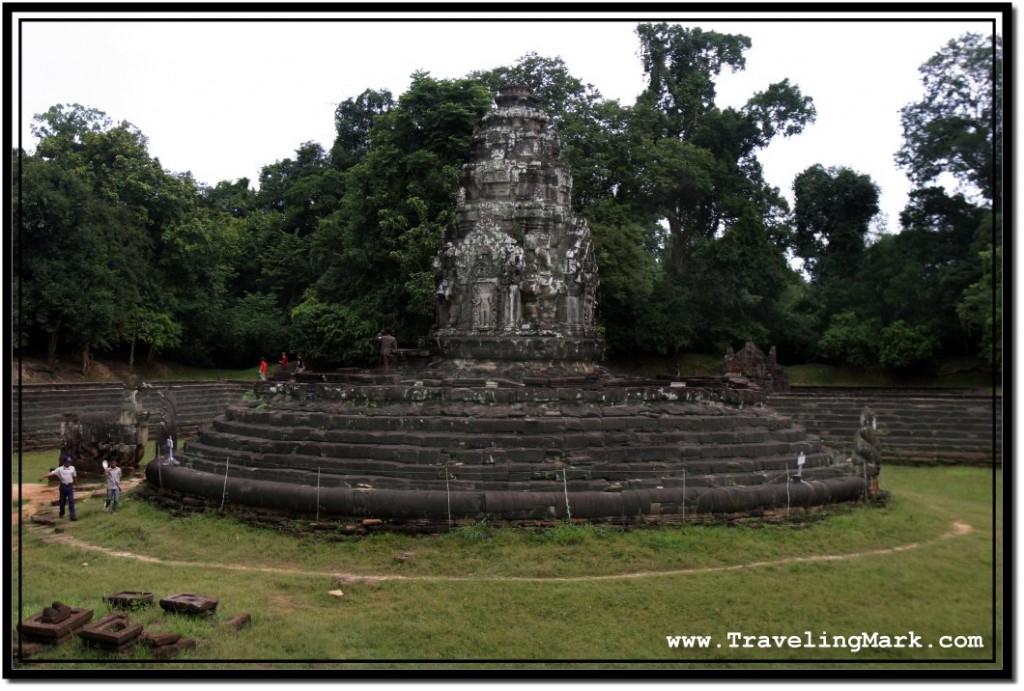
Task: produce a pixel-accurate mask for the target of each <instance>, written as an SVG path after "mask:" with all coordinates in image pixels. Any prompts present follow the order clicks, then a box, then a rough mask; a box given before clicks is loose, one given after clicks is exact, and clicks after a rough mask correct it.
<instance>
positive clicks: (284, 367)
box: [281, 351, 288, 372]
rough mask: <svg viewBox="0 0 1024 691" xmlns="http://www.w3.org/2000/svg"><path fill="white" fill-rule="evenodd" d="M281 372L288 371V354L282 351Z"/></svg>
mask: <svg viewBox="0 0 1024 691" xmlns="http://www.w3.org/2000/svg"><path fill="white" fill-rule="evenodd" d="M281 371H282V372H287V371H288V354H287V353H285V352H284V351H281Z"/></svg>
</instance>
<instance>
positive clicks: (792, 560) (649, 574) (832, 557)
mask: <svg viewBox="0 0 1024 691" xmlns="http://www.w3.org/2000/svg"><path fill="white" fill-rule="evenodd" d="M972 530H973V528H972V527H971V526H970V525H968V524H966V523H963V522H961V521H954V522H953V523H952V524H951V525H950V529H949V530H948V531H946V532H945V533H943V534H942V535H940V536H939V537H937V538H935V539H934V540H929V541H927V542H910V543H907V544H905V545H896V546H895V547H886V548H882V549H872V550H864V551H860V552H849V553H846V554H819V555H814V556H809V557H784V558H781V559H771V560H765V561H753V562H748V563H746V564H735V565H733V566H706V567H700V568H690V569H673V570H670V571H638V572H635V573H618V574H607V575H601V576H401V575H397V574H378V575H367V574H354V573H339V572H336V571H303V570H301V569H287V568H276V567H270V566H253V565H251V564H217V563H206V562H191V561H179V560H173V559H159V558H157V557H149V556H145V555H141V554H134V553H132V552H126V551H122V550H115V549H111V548H109V547H102V546H99V545H90V544H88V543H86V542H83V541H81V540H78V539H77V538H74V537H72V536H70V535H68V534H67V533H54V534H53V535H52V536H48V537H46V538H45V540H46V542H50V543H54V544H60V545H65V546H68V547H74V548H77V549H81V550H86V551H89V552H98V553H101V554H105V555H107V556H111V557H116V558H119V559H135V560H136V561H142V562H148V563H152V564H162V565H165V566H181V567H186V568H203V569H224V570H228V571H251V572H257V573H273V574H281V575H286V576H287V575H291V576H314V577H326V578H333V579H334V580H335V582H336V583H339V584H341V583H373V582H381V581H427V582H469V581H475V582H479V581H495V582H510V581H517V582H537V583H541V582H559V583H572V582H578V581H579V582H582V581H617V580H628V579H636V578H654V577H658V576H687V575H699V574H707V573H720V572H727V571H743V570H745V569H756V568H762V567H766V566H781V565H785V564H801V563H810V562H835V561H847V560H851V559H862V558H864V557H873V556H881V555H886V554H897V553H899V552H906V551H909V550H914V549H920V548H921V547H924V546H926V545H929V544H932V543H936V542H940V541H942V540H949V539H952V538H955V537H959V536H961V535H967V534H968V533H970V532H971V531H972Z"/></svg>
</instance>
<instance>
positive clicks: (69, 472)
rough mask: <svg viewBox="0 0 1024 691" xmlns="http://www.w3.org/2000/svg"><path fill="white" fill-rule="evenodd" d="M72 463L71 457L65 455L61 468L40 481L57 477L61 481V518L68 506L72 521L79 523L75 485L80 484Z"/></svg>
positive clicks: (52, 471) (45, 475)
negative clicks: (76, 510)
mask: <svg viewBox="0 0 1024 691" xmlns="http://www.w3.org/2000/svg"><path fill="white" fill-rule="evenodd" d="M71 461H72V458H71V456H70V455H68V454H64V458H62V459H61V465H60V467H59V468H54V469H53V470H51V471H50V472H48V473H46V474H44V475H43V476H42V477H41V478H39V479H40V480H45V479H47V478H50V477H55V478H57V479H58V480H60V517H61V518H64V506H65V504H66V505H67V507H68V511H69V513H70V515H71V520H72V521H77V520H78V518H77V517H76V516H75V485H76V484H77V483H78V473H76V472H75V466H74V465H72V462H71Z"/></svg>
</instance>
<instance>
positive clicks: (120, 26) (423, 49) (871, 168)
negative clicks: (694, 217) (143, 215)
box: [12, 5, 1001, 231]
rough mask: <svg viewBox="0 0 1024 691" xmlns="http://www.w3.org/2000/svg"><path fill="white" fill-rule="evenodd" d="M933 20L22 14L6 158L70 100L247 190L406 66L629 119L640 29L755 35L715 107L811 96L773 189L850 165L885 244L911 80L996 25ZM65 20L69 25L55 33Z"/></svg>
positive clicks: (174, 164) (775, 159) (403, 77)
mask: <svg viewBox="0 0 1024 691" xmlns="http://www.w3.org/2000/svg"><path fill="white" fill-rule="evenodd" d="M222 7H223V6H222ZM845 7H847V8H848V7H849V6H845ZM927 7H929V8H931V9H932V10H933V11H932V12H930V13H927V14H926V13H925V12H924V11H922V12H919V13H906V12H904V13H902V14H892V13H890V14H888V15H881V14H880V13H877V12H876V13H874V14H855V13H846V14H842V15H839V14H832V15H828V16H825V15H823V14H822V13H820V12H819V13H817V14H816V15H815V14H803V15H799V17H801V18H802V19H804V20H805V21H803V22H795V21H792V20H793V19H794V17H796V15H792V14H789V15H783V14H780V13H773V12H770V11H767V12H764V13H762V14H760V15H756V16H755V15H752V14H750V13H749V12H748V13H746V14H730V13H728V12H725V11H721V12H717V13H715V15H714V18H713V19H712V18H710V17H708V16H702V15H698V14H689V15H684V14H681V13H679V12H675V13H671V12H665V13H662V14H659V15H658V16H637V15H636V14H635V13H633V14H629V15H626V14H623V13H618V14H613V13H609V14H606V15H602V16H601V17H600V18H598V17H597V16H596V15H594V14H593V13H587V14H584V13H579V14H569V15H566V14H562V15H543V17H539V16H538V15H537V14H533V15H525V16H514V15H504V16H503V17H502V18H494V17H489V18H487V19H481V18H480V17H479V15H477V16H475V17H474V16H473V15H460V16H458V18H459V19H460V21H451V19H452V18H453V17H455V15H452V14H443V15H442V14H422V15H419V16H415V17H413V16H410V15H408V14H406V15H399V14H393V13H378V15H377V16H378V19H379V20H378V21H365V18H366V16H365V15H363V16H361V17H359V18H358V19H360V21H355V20H356V19H357V17H355V16H353V15H345V14H339V13H333V14H327V13H319V14H316V15H309V14H298V13H277V14H275V13H269V14H266V15H261V16H262V17H264V18H266V19H269V20H270V21H253V20H252V18H251V17H248V16H247V15H243V14H232V13H226V12H219V13H210V14H206V15H204V17H203V18H204V19H205V20H206V21H201V20H200V18H199V17H197V16H196V15H195V14H194V13H193V14H190V15H189V14H162V15H157V16H158V17H159V18H158V19H157V20H154V19H153V17H152V16H150V17H147V18H146V19H145V20H143V19H142V18H140V17H139V16H138V15H137V14H136V15H134V16H133V15H131V14H125V13H122V14H119V15H112V14H96V13H93V14H91V15H75V14H69V13H67V12H63V13H61V14H52V13H42V14H29V13H17V14H15V20H18V19H20V18H24V19H30V18H33V17H43V18H45V19H46V20H47V21H24V22H22V23H20V24H19V25H18V28H20V45H18V48H19V49H20V52H19V53H16V58H18V57H20V62H17V64H16V65H15V67H16V70H15V74H14V80H15V83H14V87H15V98H14V99H13V101H12V102H13V103H14V107H15V109H16V112H15V113H14V127H15V130H16V131H15V133H14V137H15V141H14V144H15V145H17V144H18V139H17V137H18V136H19V134H20V136H21V144H22V146H23V147H24V148H25V149H26V150H29V151H32V150H33V149H34V148H35V143H36V142H35V140H34V138H33V137H32V136H31V134H30V126H31V124H32V118H33V116H34V115H36V114H38V113H42V112H44V111H46V110H47V109H48V108H49V107H50V106H52V105H55V104H58V103H63V104H71V103H79V104H81V105H84V106H88V107H91V108H96V109H99V110H101V111H103V112H105V113H106V114H107V115H108V116H110V117H111V118H112V119H113V120H114V121H121V120H127V121H128V122H130V123H132V124H133V125H135V126H136V127H138V128H139V129H140V130H141V131H142V133H143V134H145V135H146V136H147V137H148V139H149V152H150V155H152V156H154V157H156V158H159V159H160V162H161V164H162V165H163V167H164V168H165V169H167V170H170V171H172V172H184V171H191V172H192V174H193V176H194V177H195V178H196V179H197V180H198V181H200V182H202V183H206V184H209V185H214V184H216V183H217V182H219V181H221V180H237V179H238V178H242V177H247V178H249V179H250V180H251V181H252V184H253V185H255V183H256V181H257V180H258V177H259V171H260V169H261V167H263V166H265V165H269V164H271V163H274V162H276V161H279V160H281V159H284V158H289V157H292V156H293V154H294V152H295V150H296V149H297V148H298V147H299V146H300V145H301V144H302V143H304V142H307V141H316V142H319V143H320V144H322V145H323V146H324V148H325V149H330V147H331V144H332V143H333V140H334V109H335V107H336V106H337V104H338V103H340V102H342V101H344V100H345V99H347V98H351V97H354V96H357V95H358V94H360V93H361V92H362V91H364V90H365V89H368V88H373V89H380V88H387V89H390V90H391V92H392V93H393V94H394V95H395V97H396V98H397V97H398V96H399V95H400V94H401V93H403V92H404V91H405V90H406V88H407V87H408V84H409V78H410V75H411V74H412V73H413V72H414V71H416V70H424V71H427V72H429V73H430V74H431V75H432V76H434V77H436V78H458V77H463V76H465V75H466V74H468V73H469V72H471V71H474V70H483V69H490V68H493V67H497V66H500V65H510V64H513V63H514V62H515V60H516V59H517V58H518V57H520V56H522V55H524V54H525V53H527V52H531V51H533V52H536V53H538V54H540V55H542V56H546V57H556V56H559V57H561V58H562V59H563V60H564V61H565V62H566V64H567V65H568V67H569V70H570V72H571V73H572V74H573V75H574V76H576V77H578V78H580V79H581V80H583V81H584V82H587V83H591V84H593V85H594V86H595V87H597V89H598V90H600V92H601V93H602V95H603V96H604V97H605V98H609V99H612V98H615V99H619V100H620V102H622V103H623V104H626V105H631V104H632V103H633V102H634V100H635V98H636V96H637V94H639V93H640V92H641V91H642V89H643V87H644V82H643V72H642V69H641V65H640V59H639V57H638V56H637V49H638V45H639V43H638V40H637V38H636V35H635V33H634V27H635V26H636V24H637V23H638V22H640V21H669V22H672V23H679V24H683V25H687V26H700V27H701V28H704V29H713V30H716V31H721V32H727V33H742V34H745V35H747V36H749V37H750V38H751V39H752V42H753V45H752V47H751V49H750V50H749V51H747V53H746V60H747V65H746V70H745V71H743V72H740V73H737V74H732V73H726V74H724V75H722V77H721V79H720V81H719V82H718V93H719V105H723V106H728V105H732V106H740V105H742V104H743V103H744V102H745V101H746V100H747V98H749V97H750V96H751V95H753V94H754V93H755V92H757V91H760V90H763V89H764V88H765V87H767V86H768V85H769V84H771V83H773V82H777V81H781V80H782V79H786V78H788V79H789V80H790V81H791V82H792V83H795V84H796V85H798V86H799V87H800V89H801V90H802V91H803V93H804V94H806V95H808V96H811V97H812V98H813V99H814V103H815V106H816V108H817V112H818V118H817V122H816V123H815V124H813V125H811V126H809V127H808V128H807V129H806V130H805V131H804V133H803V134H801V135H798V136H797V137H793V138H790V139H779V140H778V141H777V142H775V143H773V144H772V146H770V147H769V148H768V149H767V150H765V151H764V152H762V154H761V156H760V158H761V160H762V163H763V164H764V167H765V174H766V177H767V178H768V181H769V182H770V183H771V184H773V185H775V186H776V187H778V188H780V189H781V190H782V191H783V193H785V194H786V195H787V196H789V197H790V198H791V189H790V188H791V185H792V181H793V178H794V176H795V175H796V174H798V173H799V172H801V171H802V170H804V169H806V168H807V167H808V166H811V165H813V164H815V163H821V164H823V165H825V166H847V167H850V168H853V169H854V170H856V171H857V172H859V173H865V174H868V175H870V176H871V178H872V179H873V180H874V181H875V182H876V183H877V184H878V185H879V186H880V187H881V189H882V199H881V201H882V208H883V212H884V213H885V214H886V215H887V217H888V227H889V230H890V231H896V230H898V217H899V212H900V210H901V209H902V208H903V206H904V203H905V201H906V193H907V191H908V190H909V184H908V182H907V180H906V177H905V175H904V173H903V172H902V171H900V170H899V169H897V168H896V167H895V165H894V163H893V154H894V153H895V152H896V150H897V149H898V148H899V146H900V144H901V143H902V128H901V125H900V119H899V110H900V108H901V107H903V106H904V105H906V104H908V103H910V102H913V101H916V100H918V99H919V98H920V96H921V93H922V90H921V89H922V87H921V80H920V74H919V72H918V68H919V67H920V65H921V64H923V63H924V62H925V61H926V60H928V58H930V57H931V56H932V55H934V54H935V53H936V52H937V51H938V50H939V49H941V48H942V47H943V46H944V45H945V44H946V42H947V41H949V40H950V39H952V38H956V37H958V36H960V35H962V34H963V33H966V32H969V31H970V32H978V33H985V34H989V33H991V31H992V26H993V25H992V21H993V19H998V17H997V16H996V15H994V14H992V13H980V12H979V13H969V12H960V13H956V14H955V15H938V14H936V13H935V12H934V8H935V5H929V6H927ZM86 16H88V17H90V20H89V21H82V20H83V19H84V18H85V17H86ZM114 17H123V18H128V19H131V21H111V19H112V18H114ZM213 17H219V18H222V19H224V20H226V21H209V20H210V19H211V18H213ZM557 17H561V19H559V20H557V21H556V18H557ZM62 18H66V19H68V20H71V19H74V20H75V21H55V20H57V19H62ZM172 19H173V20H174V21H171V20H172ZM183 19H184V20H187V21H182V20H183ZM285 19H287V20H290V21H282V20H285ZM299 19H301V20H303V21H295V20H299ZM425 19H426V20H425ZM538 19H543V21H537V20H538ZM598 19H600V20H598ZM808 19H814V20H815V21H811V22H807V21H806V20H808ZM466 20H470V21H466ZM513 20H514V21H513ZM998 31H1000V32H1001V28H999V29H998ZM17 33H18V32H17V29H16V31H15V42H17V38H18V37H17ZM19 87H20V92H19V91H18V88H19ZM19 96H20V98H19Z"/></svg>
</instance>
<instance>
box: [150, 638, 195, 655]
mask: <svg viewBox="0 0 1024 691" xmlns="http://www.w3.org/2000/svg"><path fill="white" fill-rule="evenodd" d="M195 647H196V641H195V639H194V638H179V639H178V640H176V641H175V642H174V643H171V644H169V645H161V646H159V647H156V648H153V657H159V658H167V657H174V656H175V655H177V654H178V653H180V652H181V651H183V650H190V649H192V648H195Z"/></svg>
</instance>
